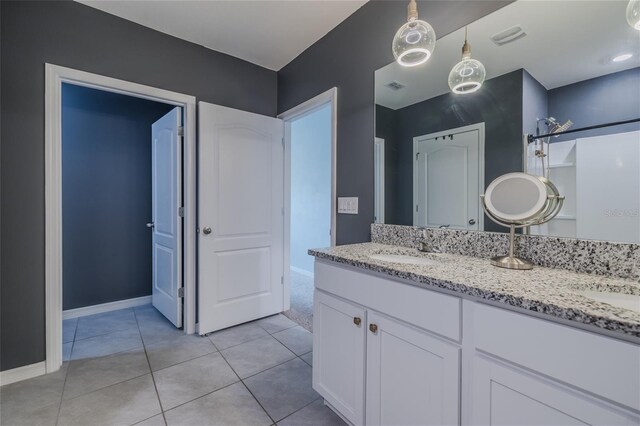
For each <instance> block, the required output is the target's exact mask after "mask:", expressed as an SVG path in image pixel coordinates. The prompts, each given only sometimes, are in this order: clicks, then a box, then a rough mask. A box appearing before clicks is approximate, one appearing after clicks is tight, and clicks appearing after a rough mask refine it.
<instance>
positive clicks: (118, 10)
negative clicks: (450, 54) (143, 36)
mask: <svg viewBox="0 0 640 426" xmlns="http://www.w3.org/2000/svg"><path fill="white" fill-rule="evenodd" d="M77 1H79V2H80V3H83V4H86V5H88V6H91V7H95V8H96V9H100V10H102V11H104V12H107V13H110V14H112V15H116V16H119V17H121V18H124V19H127V20H129V21H133V22H136V23H138V24H141V25H144V26H145V27H149V28H153V29H154V30H157V31H161V32H163V33H166V34H170V35H172V36H175V37H178V38H181V39H184V40H187V41H190V42H192V43H196V44H199V45H202V46H204V47H207V48H209V49H213V50H216V51H218V52H222V53H226V54H228V55H231V56H235V57H237V58H240V59H244V60H245V61H249V62H252V63H254V64H257V65H260V66H263V67H265V68H269V69H271V70H274V71H278V70H280V69H281V68H282V67H284V66H285V65H286V64H288V63H289V62H291V61H292V60H293V59H294V58H295V57H296V56H298V55H299V54H300V53H302V52H303V51H304V50H305V49H307V48H308V47H309V46H311V45H312V44H314V43H315V42H316V41H318V40H319V39H320V38H322V37H323V36H324V35H325V34H327V33H328V32H329V31H331V30H332V29H333V28H334V27H336V26H337V25H338V24H339V23H340V22H342V21H343V20H345V19H346V18H347V17H348V16H349V15H351V14H352V13H353V12H355V11H356V10H358V9H359V8H360V7H361V6H362V5H364V4H365V3H366V0H296V1H291V0H289V1H284V0H261V1H260V0H255V1H249V0H235V1H231V0H229V1H221V0H208V1H186V0H171V1H167V0H164V1H155V0H149V1H147V0H145V1H140V0H138V1H132V0H129V1H121V0H77Z"/></svg>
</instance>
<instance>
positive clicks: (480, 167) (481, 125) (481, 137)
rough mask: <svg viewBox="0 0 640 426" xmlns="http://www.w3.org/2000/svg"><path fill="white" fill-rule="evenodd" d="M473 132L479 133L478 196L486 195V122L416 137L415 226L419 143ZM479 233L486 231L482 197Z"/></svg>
mask: <svg viewBox="0 0 640 426" xmlns="http://www.w3.org/2000/svg"><path fill="white" fill-rule="evenodd" d="M473 130H477V131H478V194H484V162H485V161H484V121H483V122H481V123H475V124H470V125H468V126H462V127H456V128H454V129H448V130H444V131H442V132H437V133H429V134H427V135H421V136H416V137H414V138H413V157H411V158H412V160H411V163H412V164H413V200H412V202H413V204H412V205H411V210H412V211H413V223H414V224H416V223H417V221H418V215H417V213H416V209H415V206H416V203H417V201H418V185H417V180H418V177H417V176H416V169H415V164H416V162H415V158H416V153H417V152H418V142H419V141H423V140H426V139H434V138H439V137H442V136H448V135H451V134H454V135H455V134H458V133H465V132H469V131H473ZM478 231H484V210H483V209H482V204H481V202H480V197H478Z"/></svg>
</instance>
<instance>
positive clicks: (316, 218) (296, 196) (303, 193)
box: [290, 105, 331, 274]
mask: <svg viewBox="0 0 640 426" xmlns="http://www.w3.org/2000/svg"><path fill="white" fill-rule="evenodd" d="M330 229H331V106H330V105H326V106H324V107H322V108H321V109H319V110H317V111H315V112H313V113H311V114H309V115H306V116H304V117H303V118H301V119H299V120H296V121H294V122H292V123H291V244H290V250H291V260H290V265H291V267H293V268H296V269H298V270H303V271H306V272H308V273H310V274H313V260H314V258H313V257H311V256H309V255H308V254H307V250H309V249H310V248H319V247H327V246H330V245H331V237H330V235H329V230H330Z"/></svg>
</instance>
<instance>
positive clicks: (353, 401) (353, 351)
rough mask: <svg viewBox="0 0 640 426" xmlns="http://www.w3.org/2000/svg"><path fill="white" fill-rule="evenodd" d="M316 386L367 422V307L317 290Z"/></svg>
mask: <svg viewBox="0 0 640 426" xmlns="http://www.w3.org/2000/svg"><path fill="white" fill-rule="evenodd" d="M313 297H314V299H313V300H314V303H313V388H314V389H315V390H316V391H317V392H318V393H319V394H320V395H322V397H323V398H324V399H325V401H327V402H328V403H329V404H331V405H332V406H333V407H334V408H335V409H336V410H337V411H339V412H340V413H341V414H342V415H343V416H344V417H345V418H347V419H348V420H349V421H350V422H352V423H353V424H355V425H361V424H363V423H364V416H363V413H364V367H365V353H364V351H365V331H364V329H365V324H366V312H365V310H364V309H363V308H361V307H359V306H357V305H352V304H351V303H347V302H345V301H342V300H340V299H338V298H335V297H332V296H329V295H327V294H326V293H322V292H320V291H318V290H316V291H315V292H314V296H313Z"/></svg>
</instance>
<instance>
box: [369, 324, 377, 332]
mask: <svg viewBox="0 0 640 426" xmlns="http://www.w3.org/2000/svg"><path fill="white" fill-rule="evenodd" d="M369 331H371V332H372V333H373V334H376V333H377V332H378V326H377V325H376V324H369Z"/></svg>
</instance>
